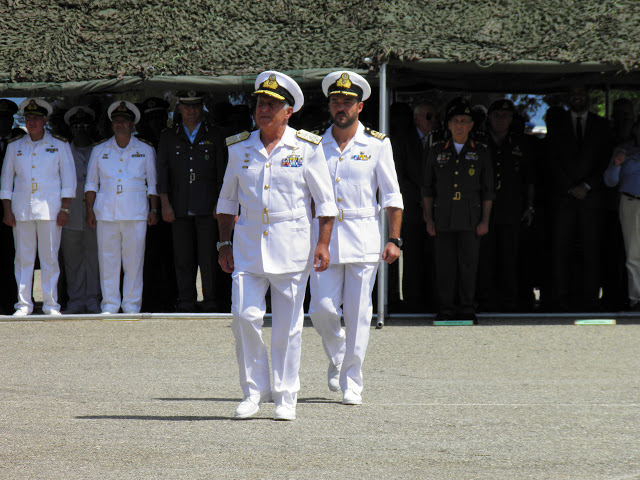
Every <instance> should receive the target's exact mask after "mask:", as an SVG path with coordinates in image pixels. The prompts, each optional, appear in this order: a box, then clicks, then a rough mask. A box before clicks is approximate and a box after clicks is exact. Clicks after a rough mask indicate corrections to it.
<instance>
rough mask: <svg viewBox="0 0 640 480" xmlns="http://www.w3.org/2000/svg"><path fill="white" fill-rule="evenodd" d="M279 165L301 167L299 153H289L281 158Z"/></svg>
mask: <svg viewBox="0 0 640 480" xmlns="http://www.w3.org/2000/svg"><path fill="white" fill-rule="evenodd" d="M281 165H282V166H283V167H301V166H302V157H301V156H300V155H289V156H288V157H284V158H283V159H282V163H281Z"/></svg>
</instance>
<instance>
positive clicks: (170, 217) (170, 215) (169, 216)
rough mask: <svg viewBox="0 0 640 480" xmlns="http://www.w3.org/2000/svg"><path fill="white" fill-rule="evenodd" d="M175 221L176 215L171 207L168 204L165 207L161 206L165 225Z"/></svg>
mask: <svg viewBox="0 0 640 480" xmlns="http://www.w3.org/2000/svg"><path fill="white" fill-rule="evenodd" d="M175 219H176V215H175V213H174V212H173V207H172V206H171V204H170V203H169V202H167V203H166V205H165V204H164V203H163V204H162V220H164V221H165V222H167V223H172V222H173V221H174V220H175Z"/></svg>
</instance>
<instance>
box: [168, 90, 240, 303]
mask: <svg viewBox="0 0 640 480" xmlns="http://www.w3.org/2000/svg"><path fill="white" fill-rule="evenodd" d="M178 112H180V116H181V117H182V124H180V125H178V126H174V127H172V128H170V129H167V130H165V131H164V132H163V133H162V135H161V136H160V146H159V148H158V191H159V193H160V200H161V202H162V218H163V220H164V221H165V222H168V223H171V232H172V235H173V255H174V259H175V274H176V279H177V282H178V305H177V310H178V311H179V312H195V311H196V300H197V292H196V276H197V274H198V267H200V276H201V278H202V296H203V300H204V301H203V303H202V309H203V310H204V311H205V312H215V311H217V310H218V307H217V305H216V290H218V289H216V270H218V266H217V265H216V263H215V251H214V246H215V243H216V240H217V232H216V226H215V220H214V217H213V214H214V209H215V205H216V201H217V199H218V192H219V191H220V185H221V184H222V176H223V175H224V168H225V166H226V158H227V149H226V148H225V145H224V141H223V138H222V136H221V134H220V132H219V130H218V129H217V128H215V127H213V126H212V125H210V124H209V123H208V122H207V121H206V119H205V118H204V105H203V94H202V93H199V92H195V91H188V92H179V93H178ZM218 271H219V270H218ZM220 275H222V272H220Z"/></svg>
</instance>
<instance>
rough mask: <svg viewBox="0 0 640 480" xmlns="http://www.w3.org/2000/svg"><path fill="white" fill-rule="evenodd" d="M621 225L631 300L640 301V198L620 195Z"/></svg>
mask: <svg viewBox="0 0 640 480" xmlns="http://www.w3.org/2000/svg"><path fill="white" fill-rule="evenodd" d="M619 213H620V225H621V226H622V237H623V238H624V249H625V252H626V254H627V261H626V267H627V283H628V285H629V287H628V290H629V300H631V302H632V303H634V302H639V301H640V200H636V199H635V198H629V197H627V196H625V195H620V210H619Z"/></svg>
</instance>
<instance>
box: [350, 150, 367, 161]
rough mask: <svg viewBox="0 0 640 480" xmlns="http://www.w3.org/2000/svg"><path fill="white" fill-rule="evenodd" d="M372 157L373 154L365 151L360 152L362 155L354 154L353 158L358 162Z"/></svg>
mask: <svg viewBox="0 0 640 480" xmlns="http://www.w3.org/2000/svg"><path fill="white" fill-rule="evenodd" d="M370 158H371V155H365V153H364V152H360V155H353V156H352V157H351V160H355V161H357V162H366V161H367V160H369V159H370Z"/></svg>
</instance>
